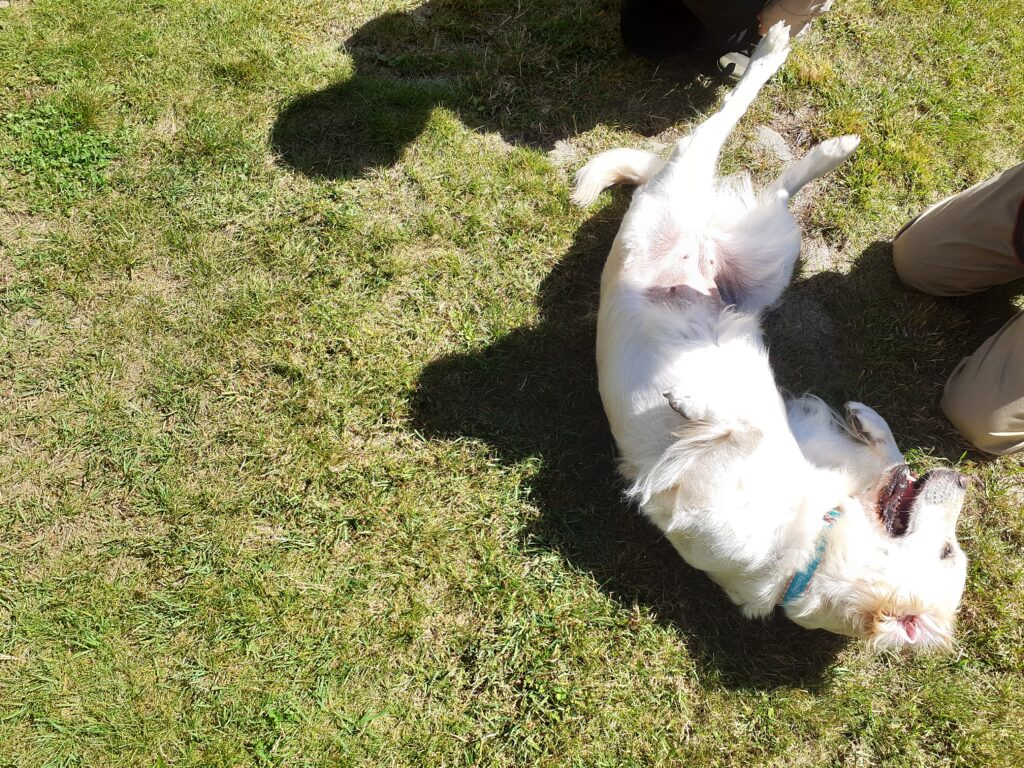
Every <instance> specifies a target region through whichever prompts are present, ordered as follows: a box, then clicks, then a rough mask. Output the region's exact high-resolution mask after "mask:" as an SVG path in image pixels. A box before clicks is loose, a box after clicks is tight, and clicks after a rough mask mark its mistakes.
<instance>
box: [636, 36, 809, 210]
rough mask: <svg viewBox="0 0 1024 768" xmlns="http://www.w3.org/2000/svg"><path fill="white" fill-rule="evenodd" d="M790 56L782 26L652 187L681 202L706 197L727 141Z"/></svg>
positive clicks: (764, 42) (766, 38)
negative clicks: (719, 106) (686, 196)
mask: <svg viewBox="0 0 1024 768" xmlns="http://www.w3.org/2000/svg"><path fill="white" fill-rule="evenodd" d="M788 55H789V27H788V26H786V25H785V24H783V23H782V22H779V23H778V24H776V25H775V26H773V27H772V28H771V29H770V30H769V31H768V34H767V35H765V36H764V37H763V38H762V39H761V42H760V43H758V46H757V49H756V50H755V51H754V55H753V56H751V58H750V64H749V65H748V66H747V70H746V72H744V74H743V77H742V79H740V81H739V83H737V85H736V87H735V88H734V89H733V90H732V92H731V93H728V94H727V95H726V96H725V99H724V101H723V102H722V107H721V109H719V110H718V112H716V113H715V114H713V115H712V116H711V117H709V118H708V119H707V120H705V121H704V122H703V123H701V124H700V125H699V126H697V127H696V128H695V129H694V130H693V131H692V132H691V133H690V135H689V136H686V137H685V138H683V139H681V140H680V141H679V142H678V143H677V144H676V148H675V149H674V150H673V152H672V155H671V157H669V160H668V163H666V165H665V168H664V169H663V170H662V171H661V173H659V174H658V175H657V176H655V177H654V178H653V179H652V180H651V186H652V187H654V186H657V187H658V188H660V189H664V190H665V191H666V192H667V193H669V194H671V195H673V196H674V197H677V198H678V197H679V196H685V195H686V194H687V193H690V194H696V195H701V196H704V195H706V194H707V190H708V188H709V187H710V186H711V184H712V182H713V180H714V175H715V169H716V167H717V165H718V155H719V154H720V153H721V151H722V146H723V145H724V144H725V140H726V139H727V138H729V134H730V133H731V132H732V130H733V128H735V127H736V124H737V123H738V122H739V121H740V118H741V117H743V114H744V113H745V112H746V111H747V109H748V108H749V107H750V105H751V104H752V103H753V102H754V99H755V98H757V94H758V93H759V92H760V90H761V87H762V86H763V85H764V84H765V83H767V82H768V80H769V79H771V76H772V75H774V74H775V72H776V71H777V70H778V69H779V67H781V66H782V64H783V62H785V60H786V56H788Z"/></svg>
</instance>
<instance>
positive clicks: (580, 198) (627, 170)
mask: <svg viewBox="0 0 1024 768" xmlns="http://www.w3.org/2000/svg"><path fill="white" fill-rule="evenodd" d="M664 167H665V161H664V160H662V159H661V158H660V157H658V156H657V155H656V154H654V153H653V152H645V151H644V150H642V149H610V150H608V151H607V152H602V153H601V154H600V155H598V156H597V157H595V158H594V159H593V160H591V161H590V162H589V163H587V164H586V165H585V166H583V167H582V168H580V169H579V170H578V171H577V172H576V178H575V184H574V186H573V191H572V197H571V199H572V201H573V202H574V203H575V204H576V205H578V206H580V207H581V208H586V207H587V206H588V205H590V204H591V203H593V202H594V201H595V200H596V199H597V196H598V195H599V194H601V192H602V191H603V190H605V189H607V188H608V187H610V186H611V185H612V184H646V183H647V182H648V181H649V180H650V178H651V177H652V176H654V174H656V173H657V172H658V171H660V170H661V169H662V168H664Z"/></svg>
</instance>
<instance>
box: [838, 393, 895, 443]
mask: <svg viewBox="0 0 1024 768" xmlns="http://www.w3.org/2000/svg"><path fill="white" fill-rule="evenodd" d="M843 407H844V409H845V410H846V429H847V430H848V431H849V433H850V434H851V435H852V436H853V437H855V438H856V439H857V440H860V442H862V443H865V444H866V445H871V446H884V447H886V448H888V447H889V446H892V447H893V448H895V446H896V440H895V439H894V438H893V436H892V431H891V430H890V429H889V425H888V424H886V423H885V419H883V418H882V417H881V416H879V415H878V413H877V412H876V411H875V410H874V409H872V408H868V406H866V405H864V404H863V403H855V402H849V403H847V404H846V405H845V406H843Z"/></svg>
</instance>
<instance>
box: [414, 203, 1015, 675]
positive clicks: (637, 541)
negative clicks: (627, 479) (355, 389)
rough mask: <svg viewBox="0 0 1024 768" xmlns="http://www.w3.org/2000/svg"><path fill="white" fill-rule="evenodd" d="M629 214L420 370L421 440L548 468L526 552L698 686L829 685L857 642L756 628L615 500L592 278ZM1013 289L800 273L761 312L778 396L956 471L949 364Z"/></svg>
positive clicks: (775, 626) (867, 257)
mask: <svg viewBox="0 0 1024 768" xmlns="http://www.w3.org/2000/svg"><path fill="white" fill-rule="evenodd" d="M627 205H628V196H627V194H626V193H625V192H622V191H619V192H618V193H617V196H616V198H615V203H614V204H613V205H610V206H607V207H606V208H605V209H603V210H602V211H600V212H599V213H598V214H596V215H595V216H594V217H593V218H591V219H590V220H589V221H587V222H586V223H585V224H584V225H583V226H582V227H581V229H580V230H579V232H578V233H577V236H576V238H575V241H574V243H573V245H572V246H571V248H570V249H569V251H568V252H567V254H566V255H565V257H564V258H563V259H562V260H561V261H560V262H559V263H558V264H557V265H556V266H555V267H554V269H553V270H552V271H551V273H550V274H549V275H548V277H547V278H546V279H545V280H544V281H543V283H542V286H541V289H540V294H539V297H538V302H539V315H540V317H539V321H538V322H537V323H536V324H535V325H533V326H530V327H526V328H521V329H518V330H516V331H513V332H512V333H511V334H509V335H508V336H506V337H504V338H502V339H501V340H499V341H497V342H496V343H494V344H493V345H491V346H489V347H487V348H486V349H483V350H481V351H479V352H476V353H471V354H465V355H453V356H450V357H446V358H442V359H440V360H437V361H435V362H433V363H431V364H430V365H428V366H427V367H426V369H425V370H424V371H423V373H422V375H421V377H420V379H419V381H418V386H417V390H416V392H415V395H414V399H413V420H414V422H415V426H416V427H417V428H418V429H420V430H421V431H422V432H423V433H424V434H426V435H427V436H428V437H435V438H460V437H466V436H468V437H472V438H475V439H479V440H482V441H485V442H486V443H487V444H488V445H490V446H492V447H493V449H494V451H495V452H496V454H497V456H498V458H499V459H500V460H502V461H507V462H518V461H522V460H524V459H527V458H531V459H535V460H539V462H540V469H539V472H538V475H537V476H536V477H535V479H534V481H533V483H532V485H531V487H530V489H529V494H530V498H531V499H532V501H533V503H534V504H535V505H536V506H537V507H538V509H539V510H540V511H541V514H540V516H539V519H538V522H537V524H536V525H535V526H534V527H533V528H532V529H531V530H530V531H529V532H528V535H527V537H526V539H525V540H524V542H523V546H524V547H526V548H533V547H541V548H547V549H553V550H556V551H558V552H559V553H560V554H561V555H562V556H563V557H564V558H565V560H566V561H567V562H568V563H570V564H571V565H572V566H573V567H574V568H576V569H578V570H580V571H583V572H586V573H588V574H590V575H591V576H592V577H593V578H594V579H595V581H597V582H598V583H599V584H600V585H601V587H602V589H604V590H605V591H606V592H607V593H608V594H609V595H611V596H612V597H614V599H615V600H617V601H618V602H619V603H620V604H622V605H623V606H624V607H625V608H632V606H634V605H638V606H640V607H642V608H643V609H645V610H649V611H650V612H652V613H653V615H655V616H656V617H657V618H658V620H659V621H660V622H661V623H663V624H665V625H668V626H670V627H672V628H673V629H674V630H675V631H676V632H678V634H679V637H680V640H681V641H682V642H683V643H684V644H685V645H686V646H687V648H688V649H689V652H690V654H691V656H692V657H693V659H694V660H695V663H696V664H697V665H698V667H699V669H700V671H701V672H702V674H703V675H704V676H705V679H712V680H719V681H720V682H721V683H722V684H723V685H726V686H729V687H734V688H774V687H780V686H799V687H804V688H810V689H812V690H813V689H819V688H822V687H823V686H825V685H826V684H827V681H828V679H829V671H830V669H831V668H832V667H833V666H834V661H835V658H836V656H837V654H838V653H839V652H840V650H842V648H844V647H845V646H846V644H847V643H848V642H850V641H848V640H846V639H844V638H840V637H837V636H834V635H830V634H828V633H825V632H812V631H807V630H804V629H801V628H800V627H797V626H796V625H795V624H792V623H791V622H789V621H788V620H786V619H785V618H784V617H783V616H782V615H781V614H780V613H777V615H776V616H774V617H772V618H771V619H769V620H767V621H748V620H745V619H743V618H742V617H741V616H740V614H739V612H738V610H737V609H736V608H735V607H734V606H733V605H732V604H731V603H730V602H729V601H728V600H727V598H726V597H725V596H724V594H723V592H722V591H721V590H720V589H719V588H718V587H717V586H716V585H714V584H713V583H712V582H711V581H710V580H709V579H708V578H707V577H706V576H704V575H703V574H702V573H700V572H698V571H696V570H695V569H693V568H690V567H689V566H687V565H686V564H685V563H684V562H683V561H682V560H681V559H680V558H679V557H678V555H677V554H676V553H675V551H674V550H673V549H672V547H671V546H670V545H669V544H668V543H667V542H666V541H665V540H664V539H663V538H662V537H661V535H660V533H659V532H658V531H657V530H656V529H655V528H653V527H652V526H651V525H649V524H647V523H646V522H645V521H644V520H643V519H642V517H641V516H640V515H639V513H638V512H637V511H636V510H635V509H634V508H632V507H631V506H630V505H629V504H628V503H627V502H626V501H625V500H624V499H623V496H622V487H623V486H622V482H621V481H620V479H619V478H618V477H617V476H616V473H615V459H614V455H615V449H614V444H613V441H612V437H611V434H610V432H609V430H608V426H607V423H606V421H605V417H604V413H603V410H602V407H601V402H600V397H599V395H598V391H597V376H596V369H595V363H594V341H595V321H596V312H597V305H598V283H599V276H600V272H601V268H602V265H603V263H604V259H605V257H606V255H607V253H608V250H609V248H610V246H611V243H612V240H613V239H614V237H615V233H616V231H617V229H618V227H619V224H620V223H621V219H622V215H623V213H624V212H625V209H626V207H627ZM1007 296H1008V293H1006V292H1002V293H997V294H989V295H983V296H980V297H974V298H970V299H963V300H957V301H949V300H936V299H933V298H931V297H928V296H924V295H922V294H918V293H915V292H913V291H910V290H908V289H906V288H904V287H903V286H901V285H900V284H899V281H898V280H897V278H896V275H895V272H894V270H893V267H892V257H891V248H890V245H889V243H888V242H881V241H880V242H876V243H872V244H871V245H870V246H868V247H867V248H866V249H865V250H864V251H863V252H862V253H861V254H859V256H858V257H857V259H856V261H855V263H854V265H853V268H852V269H851V270H849V271H847V272H841V271H826V272H820V273H818V274H815V275H812V276H809V277H806V278H801V277H799V276H798V278H797V279H796V280H795V281H794V284H793V285H792V286H791V287H790V289H789V290H788V291H787V294H786V296H785V297H784V298H783V301H782V302H781V303H780V305H779V307H778V308H777V309H775V310H773V311H772V312H770V313H769V314H768V316H767V317H766V318H765V330H766V333H767V337H768V339H769V341H770V349H771V357H772V365H773V368H774V370H775V372H776V376H777V379H778V382H779V384H780V386H782V387H783V388H785V389H789V390H790V391H794V392H805V391H810V392H814V393H816V394H819V395H821V396H823V397H825V398H826V400H828V401H829V402H831V403H832V404H833V405H834V406H838V405H840V404H841V403H843V402H844V401H846V400H853V399H856V400H861V401H863V402H867V403H868V404H870V405H872V406H873V407H875V408H876V409H878V410H879V412H880V413H882V414H883V416H885V417H886V418H887V419H888V421H889V423H890V425H891V426H892V427H893V430H894V433H895V434H896V436H897V440H898V442H900V444H901V447H903V448H904V449H906V448H908V447H914V446H918V447H927V450H928V452H930V453H931V454H932V455H933V456H935V457H938V458H939V459H945V460H950V461H955V460H956V459H957V458H958V457H959V456H960V455H961V454H962V453H963V451H964V448H965V446H964V444H963V442H962V440H960V438H959V437H958V436H957V435H956V433H955V431H954V430H953V429H952V427H950V425H949V424H948V423H947V422H946V421H945V419H944V418H943V417H942V414H941V412H940V410H939V408H938V399H939V397H940V395H941V391H942V385H943V383H944V381H945V377H946V376H947V375H948V373H949V371H950V370H951V369H952V367H953V366H954V365H955V363H956V361H957V360H959V359H960V357H962V356H963V355H965V354H969V353H970V351H971V349H973V348H974V347H975V346H976V345H977V344H978V343H980V341H981V340H982V339H983V338H984V337H985V335H987V334H988V333H990V332H992V331H993V330H995V329H996V328H998V325H999V323H1001V322H1002V321H1004V320H1005V319H1006V317H1008V316H1009V314H1012V312H1013V311H1015V310H1014V309H1013V305H1012V303H1010V302H1009V300H1008V299H1007Z"/></svg>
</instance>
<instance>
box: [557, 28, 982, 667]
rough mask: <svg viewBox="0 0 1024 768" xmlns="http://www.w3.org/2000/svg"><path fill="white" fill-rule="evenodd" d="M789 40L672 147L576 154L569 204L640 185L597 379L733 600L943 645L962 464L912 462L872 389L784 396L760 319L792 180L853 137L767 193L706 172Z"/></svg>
mask: <svg viewBox="0 0 1024 768" xmlns="http://www.w3.org/2000/svg"><path fill="white" fill-rule="evenodd" d="M788 42H789V32H788V28H786V27H785V26H783V25H782V24H777V25H776V26H775V27H773V28H772V29H771V30H770V31H769V33H768V35H767V36H765V38H764V39H763V40H762V41H761V43H760V45H759V46H758V47H757V50H756V52H755V53H754V56H753V57H752V59H751V62H750V66H749V68H748V69H747V71H746V74H745V75H744V77H743V79H742V80H741V81H740V82H739V84H738V85H737V86H736V88H735V90H733V92H732V93H731V94H729V95H728V96H727V97H726V99H725V102H724V103H723V105H722V108H721V110H720V111H719V112H718V113H717V114H715V115H713V116H711V117H710V118H709V119H708V120H706V121H705V122H704V123H703V124H701V125H700V126H698V127H697V128H696V129H695V130H694V131H693V132H692V133H691V134H690V135H689V136H687V137H685V138H683V139H681V140H680V141H679V142H678V143H677V144H676V147H675V149H674V151H673V152H672V154H671V156H670V157H669V159H668V160H667V161H665V160H662V159H661V158H659V157H657V156H656V155H653V154H650V153H647V152H642V151H638V150H633V149H615V150H611V151H609V152H605V153H603V154H601V155H598V156H597V157H596V158H594V159H593V160H591V161H590V162H589V163H588V164H587V165H586V166H585V167H584V168H583V169H582V170H581V171H580V172H579V173H578V174H577V176H576V187H575V191H574V193H573V200H574V201H575V202H576V203H578V204H580V205H588V204H589V203H591V202H593V201H594V199H595V198H596V197H597V195H598V194H600V192H601V190H602V189H604V188H605V187H607V186H609V185H611V184H613V183H616V182H628V183H633V184H638V185H640V186H639V188H638V189H637V190H636V192H635V194H634V196H633V201H632V204H631V205H630V208H629V211H628V212H627V213H626V216H625V218H624V220H623V222H622V227H621V228H620V230H619V233H618V236H617V237H616V238H615V243H614V244H613V245H612V249H611V253H610V255H609V257H608V261H607V264H606V266H605V268H604V273H603V275H602V278H601V306H600V312H599V315H598V324H597V363H598V375H599V379H600V389H601V398H602V400H603V402H604V407H605V411H606V413H607V415H608V420H609V422H610V423H611V428H612V432H613V434H614V435H615V440H616V442H617V444H618V448H619V451H620V453H621V471H622V473H623V475H625V477H626V478H627V479H628V480H629V481H630V483H631V485H630V487H629V494H630V496H631V497H633V498H634V499H636V500H637V501H638V502H639V504H640V507H641V509H642V510H643V512H644V514H646V515H647V517H648V518H650V519H651V520H652V521H653V522H654V523H655V524H656V525H657V526H658V527H659V528H661V530H662V531H664V533H665V535H666V536H667V538H668V539H669V541H671V542H672V544H673V545H674V546H675V548H676V549H677V550H678V552H679V554H681V555H682V557H683V558H684V559H685V560H686V561H687V562H688V563H690V564H691V565H693V566H694V567H696V568H700V569H701V570H704V571H706V572H707V573H708V575H709V576H710V577H711V578H712V579H714V580H715V581H716V582H717V583H718V584H720V585H721V586H722V588H723V589H725V591H726V593H727V594H728V595H729V597H730V598H731V599H732V600H733V601H734V602H735V603H736V604H738V605H739V606H741V608H742V610H743V612H744V614H746V615H747V616H751V617H753V616H766V615H768V614H769V613H771V612H772V610H773V609H774V608H775V606H777V605H782V607H783V610H784V611H785V613H786V615H787V616H789V618H791V619H792V620H793V621H795V622H797V623H798V624H800V625H802V626H805V627H811V628H823V629H827V630H830V631H832V632H837V633H840V634H845V635H852V636H855V637H860V638H865V639H867V640H868V641H869V642H870V643H871V644H872V645H874V646H876V647H897V646H905V645H913V646H916V647H921V648H926V647H948V646H949V645H950V644H951V642H952V631H953V620H954V615H955V613H956V609H957V606H958V604H959V602H960V598H961V595H962V593H963V589H964V582H965V579H966V571H967V559H966V557H965V556H964V554H963V552H962V551H961V549H960V547H959V545H958V544H957V541H956V530H955V529H956V522H957V518H958V517H959V514H960V508H961V507H962V505H963V500H964V492H965V491H964V489H965V487H966V480H965V478H963V477H962V476H960V475H959V474H957V473H956V472H952V471H948V470H937V471H933V472H929V473H928V474H927V475H925V476H924V477H921V478H916V477H914V476H913V475H912V474H911V473H910V471H909V469H908V467H907V465H906V463H905V462H904V459H903V456H902V454H901V453H900V451H899V449H898V448H897V447H896V444H895V442H894V440H893V437H892V433H891V432H890V430H889V427H888V426H887V425H886V423H885V421H884V420H883V419H882V418H881V417H880V416H879V415H878V414H877V413H875V412H874V411H873V410H871V409H870V408H868V407H867V406H864V405H861V404H859V403H848V404H847V406H846V410H847V415H846V419H845V423H844V421H843V420H842V419H840V418H839V417H838V416H836V415H835V414H834V413H833V412H832V411H831V410H830V409H829V408H828V407H827V406H826V405H825V404H824V403H823V402H822V401H820V400H818V399H817V398H813V397H803V398H798V399H796V400H793V401H790V402H789V403H788V404H787V403H786V402H784V401H783V399H782V397H781V396H780V394H779V391H778V388H777V387H776V385H775V380H774V378H773V376H772V372H771V369H770V368H769V365H768V357H767V353H766V350H765V345H764V342H763V339H762V333H761V328H760V322H759V313H760V312H761V311H762V310H763V309H765V308H766V307H768V306H769V305H771V304H772V303H773V302H775V301H776V300H777V299H778V298H779V296H780V294H781V293H782V291H783V289H784V288H785V286H786V284H787V283H788V282H789V279H790V277H791V275H792V272H793V265H794V262H795V260H796V257H797V255H798V252H799V250H800V233H799V230H798V228H797V225H796V222H795V221H794V220H793V217H792V215H791V214H790V212H789V210H788V201H789V199H790V197H792V196H793V195H794V194H795V193H796V192H797V191H798V190H799V189H800V188H801V187H803V186H804V185H805V184H806V183H807V182H809V181H811V180H812V179H814V178H817V177H818V176H820V175H822V174H824V173H827V172H828V171H830V170H832V169H834V168H835V167H836V166H838V165H839V164H840V163H841V162H842V161H843V160H845V159H846V158H847V157H848V156H849V155H850V154H852V152H853V151H854V149H855V148H856V147H857V144H858V142H859V139H858V137H856V136H843V137H840V138H836V139H831V140H829V141H826V142H824V143H822V144H821V145H819V146H817V147H815V148H814V149H813V150H811V151H810V152H809V153H807V155H806V156H805V157H804V158H803V159H801V160H800V161H799V162H797V163H796V164H795V165H793V166H792V167H790V168H789V169H788V170H786V171H785V172H784V173H783V174H782V175H781V176H780V177H779V178H778V179H777V180H776V181H775V182H774V183H773V184H772V185H771V186H770V187H769V188H768V189H767V190H765V191H763V192H762V193H761V194H755V192H754V190H753V188H752V185H751V182H750V179H749V177H746V176H744V177H742V178H734V179H726V180H718V179H716V177H715V170H716V165H717V160H718V154H719V152H720V150H721V148H722V145H723V143H724V142H725V140H726V137H727V136H728V135H729V133H730V131H731V130H732V129H733V128H734V127H735V125H736V123H737V122H738V121H739V119H740V117H741V116H742V115H743V113H744V112H745V111H746V109H747V107H748V106H749V105H750V104H751V102H752V101H753V100H754V97H755V96H756V95H757V93H758V91H759V90H760V88H761V86H762V85H764V83H765V82H767V80H768V79H769V78H770V77H771V76H772V74H773V73H774V72H775V71H776V70H777V69H778V68H779V67H780V66H781V65H782V63H783V62H784V61H785V59H786V56H787V54H788V52H789V48H788Z"/></svg>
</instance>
